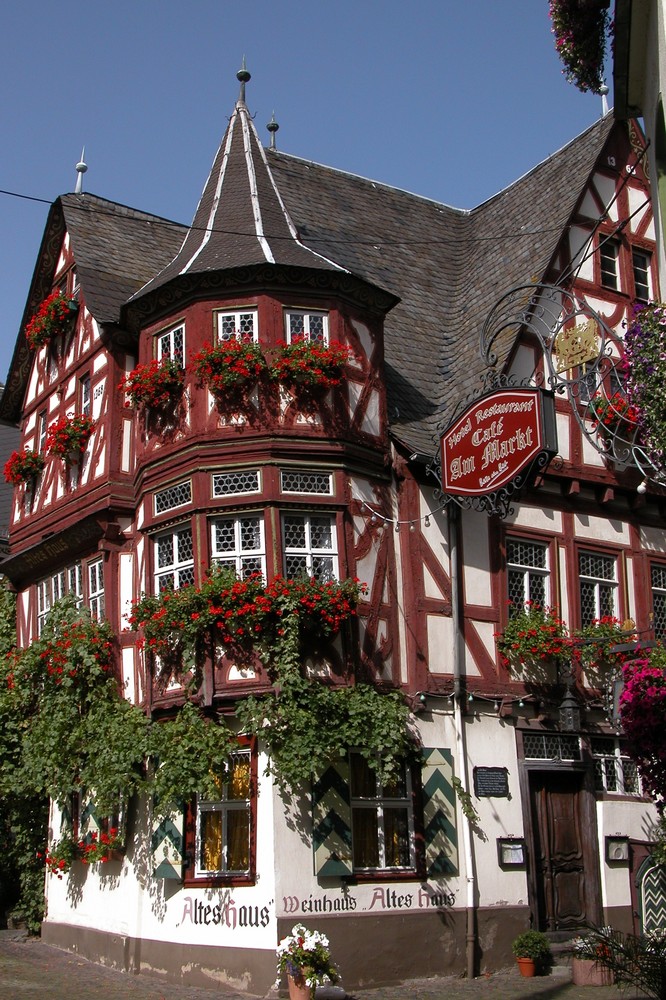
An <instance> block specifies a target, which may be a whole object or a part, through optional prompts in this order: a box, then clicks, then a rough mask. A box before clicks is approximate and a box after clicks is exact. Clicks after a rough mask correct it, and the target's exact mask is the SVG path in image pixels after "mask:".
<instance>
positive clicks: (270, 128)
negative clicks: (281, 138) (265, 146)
mask: <svg viewBox="0 0 666 1000" xmlns="http://www.w3.org/2000/svg"><path fill="white" fill-rule="evenodd" d="M279 127H280V126H279V125H278V123H277V122H276V121H275V112H273V117H272V118H271V120H270V121H269V123H268V125H267V126H266V128H267V129H268V131H269V132H270V134H271V149H275V133H276V132H277V130H278V129H279Z"/></svg>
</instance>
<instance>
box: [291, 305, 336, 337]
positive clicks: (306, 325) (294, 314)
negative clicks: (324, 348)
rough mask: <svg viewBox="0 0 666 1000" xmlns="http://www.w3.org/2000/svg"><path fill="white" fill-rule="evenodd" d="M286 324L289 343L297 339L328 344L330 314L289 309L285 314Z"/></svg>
mask: <svg viewBox="0 0 666 1000" xmlns="http://www.w3.org/2000/svg"><path fill="white" fill-rule="evenodd" d="M285 325H286V328H287V343H288V344H293V342H294V341H295V340H309V341H312V342H313V343H317V344H324V345H326V344H328V316H327V314H326V313H325V312H311V311H307V312H305V311H303V310H300V309H289V310H288V311H287V312H286V314H285Z"/></svg>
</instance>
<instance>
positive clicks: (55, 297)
mask: <svg viewBox="0 0 666 1000" xmlns="http://www.w3.org/2000/svg"><path fill="white" fill-rule="evenodd" d="M78 311H79V303H78V302H77V301H76V299H71V298H70V297H69V296H68V295H65V294H64V292H61V291H55V292H51V294H50V295H49V296H47V298H45V299H44V301H43V302H42V304H41V305H40V307H39V309H38V310H37V312H36V313H35V315H34V316H33V317H32V319H31V320H30V322H29V323H28V325H27V327H26V328H25V336H26V340H27V341H28V346H29V347H30V348H31V349H32V350H33V351H36V350H37V348H38V347H41V346H42V344H47V343H48V342H49V341H50V340H52V339H53V337H56V336H58V334H63V333H67V332H68V331H69V328H70V324H71V323H72V320H73V319H74V318H75V317H76V314H77V312H78Z"/></svg>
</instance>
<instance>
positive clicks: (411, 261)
mask: <svg viewBox="0 0 666 1000" xmlns="http://www.w3.org/2000/svg"><path fill="white" fill-rule="evenodd" d="M612 128H613V120H612V117H611V116H610V115H607V116H606V117H605V118H603V119H601V120H600V121H598V122H596V123H595V124H594V125H592V126H591V127H590V128H589V129H587V130H586V131H585V132H583V133H582V134H581V135H580V136H578V137H577V138H576V139H574V140H573V141H572V142H570V143H569V144H568V145H567V146H565V147H564V148H563V149H561V150H559V152H557V153H555V154H554V155H553V156H551V157H549V158H548V159H547V160H544V161H543V162H542V163H540V164H539V165H538V166H536V167H535V168H534V169H533V170H531V171H530V172H529V173H528V174H526V175H525V176H524V177H522V178H520V179H519V180H518V181H516V182H515V183H514V184H512V185H511V186H510V187H508V188H506V189H504V190H503V191H501V192H500V193H499V194H497V195H495V196H494V197H493V198H491V199H489V200H488V201H486V202H484V203H483V204H482V205H480V206H479V207H478V208H476V209H474V210H473V211H471V212H462V211H459V210H456V209H453V208H450V207H449V206H447V205H443V204H440V203H438V202H434V201H429V200H427V199H424V198H420V197H418V196H416V195H413V194H409V193H407V192H405V191H399V190H396V189H395V188H390V187H386V186H384V185H382V184H379V183H377V182H373V181H369V180H366V179H365V178H362V177H356V176H353V175H350V174H346V173H343V172H341V171H338V170H333V169H331V168H330V167H324V166H321V165H320V164H316V163H311V162H308V161H306V160H302V159H297V158H296V157H293V156H290V155H288V154H286V153H282V152H277V151H274V150H269V151H268V162H269V166H270V168H271V171H272V173H273V176H274V177H275V179H276V182H277V185H278V187H279V189H280V192H281V193H282V196H283V198H284V200H285V203H286V205H287V208H288V209H289V212H290V214H291V216H292V218H293V219H294V222H295V223H296V225H297V227H298V230H299V233H300V235H301V238H302V239H303V241H304V242H306V243H308V244H309V245H312V246H315V247H316V248H317V249H319V250H320V251H322V252H323V253H325V254H326V255H328V256H331V257H334V258H335V259H336V260H337V261H338V262H339V263H340V264H342V265H343V266H344V267H346V268H348V269H349V270H350V271H352V273H354V274H356V275H358V276H359V277H362V278H365V279H366V280H368V281H371V282H373V283H375V284H377V285H380V286H381V287H383V288H385V289H387V290H389V291H391V292H392V293H394V294H395V295H397V296H399V297H400V300H401V301H400V303H399V305H397V306H396V307H395V308H394V309H393V310H392V311H391V312H390V313H389V314H388V315H387V317H386V322H385V350H386V380H387V389H388V401H389V420H390V423H391V429H392V431H393V433H394V435H395V436H396V437H397V438H399V439H401V440H403V441H404V442H405V444H406V445H407V447H409V448H410V449H413V450H419V451H422V452H423V453H425V454H432V453H433V448H434V442H435V440H436V437H437V429H438V427H439V426H440V425H441V424H442V423H443V422H445V420H446V417H447V415H448V414H450V413H451V411H452V410H453V408H454V407H455V405H456V404H457V402H458V400H459V399H460V398H461V397H462V396H464V395H466V394H467V393H468V392H469V391H471V390H472V389H474V388H476V387H477V386H478V384H479V374H480V372H481V370H482V367H483V364H482V361H481V357H480V354H479V347H478V345H479V335H480V331H481V327H482V325H483V322H484V320H485V318H486V316H487V314H488V313H489V311H490V309H491V308H492V307H493V305H494V304H495V303H496V301H497V300H498V299H499V298H500V297H501V296H502V295H503V294H505V293H506V292H508V291H509V290H510V289H511V288H512V287H514V286H516V285H522V284H529V283H531V282H532V281H534V280H538V279H542V278H543V277H544V275H545V273H546V272H547V270H548V266H549V264H550V262H551V260H552V258H553V255H554V253H555V251H556V249H557V246H558V244H559V242H560V240H561V238H562V235H563V230H564V228H565V226H566V225H567V223H568V222H569V220H570V218H571V216H572V214H573V212H574V209H575V207H576V204H577V202H578V201H579V200H580V198H581V196H582V193H583V189H584V186H585V184H586V182H587V179H588V176H589V174H590V172H591V171H592V169H593V167H594V165H595V162H596V160H597V158H598V157H599V155H600V154H601V152H602V149H603V146H604V143H605V142H606V140H607V138H608V135H609V133H610V131H611V129H612ZM499 346H500V347H501V348H502V350H503V356H504V357H506V354H507V353H508V351H509V350H510V348H511V346H512V344H511V343H509V342H505V343H503V344H502V343H500V345H499Z"/></svg>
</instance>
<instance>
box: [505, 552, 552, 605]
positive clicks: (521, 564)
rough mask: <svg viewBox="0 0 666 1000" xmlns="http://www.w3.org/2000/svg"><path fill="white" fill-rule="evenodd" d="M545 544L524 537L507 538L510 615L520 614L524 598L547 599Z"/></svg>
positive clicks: (537, 600)
mask: <svg viewBox="0 0 666 1000" xmlns="http://www.w3.org/2000/svg"><path fill="white" fill-rule="evenodd" d="M548 552H549V549H548V545H547V544H546V543H545V542H535V541H532V540H531V539H525V538H507V540H506V571H507V587H508V597H509V600H510V601H511V604H510V605H509V617H511V616H512V615H516V614H519V613H520V612H521V611H522V610H523V609H524V605H525V602H526V601H533V602H534V603H535V604H540V605H541V606H542V607H545V606H546V605H548V604H549V603H550V593H549V582H550V581H549V567H548Z"/></svg>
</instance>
